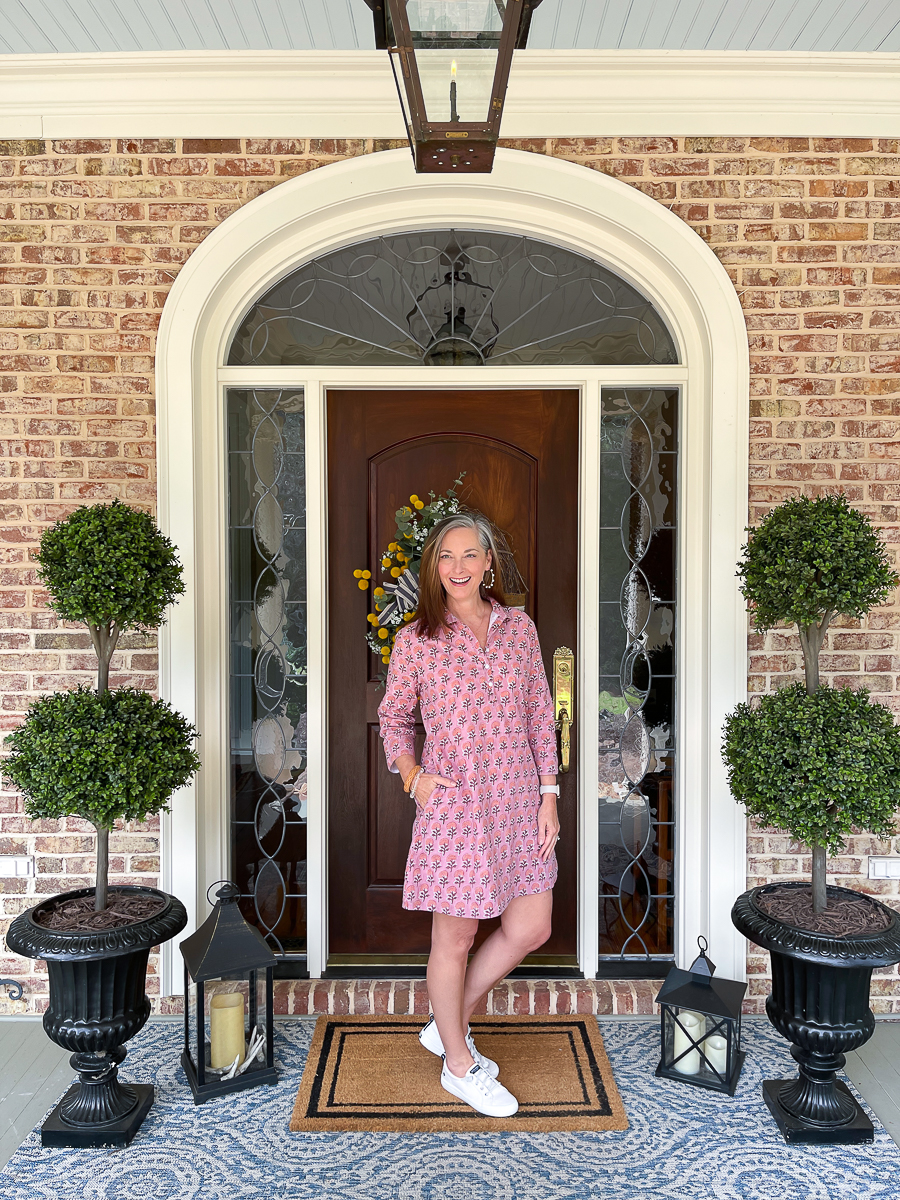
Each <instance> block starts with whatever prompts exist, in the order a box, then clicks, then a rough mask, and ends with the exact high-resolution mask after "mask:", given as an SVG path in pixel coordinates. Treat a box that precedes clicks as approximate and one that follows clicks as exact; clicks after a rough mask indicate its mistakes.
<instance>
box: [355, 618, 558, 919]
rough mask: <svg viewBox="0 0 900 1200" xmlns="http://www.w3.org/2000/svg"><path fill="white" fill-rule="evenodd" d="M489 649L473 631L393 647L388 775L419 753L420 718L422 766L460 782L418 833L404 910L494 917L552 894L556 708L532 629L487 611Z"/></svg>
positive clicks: (386, 706)
mask: <svg viewBox="0 0 900 1200" xmlns="http://www.w3.org/2000/svg"><path fill="white" fill-rule="evenodd" d="M491 604H492V607H493V612H492V614H491V622H490V626H489V628H488V633H487V640H486V646H485V649H484V650H482V648H481V646H480V645H479V644H478V639H477V638H476V637H475V635H474V634H473V633H472V631H471V630H470V629H469V627H468V626H467V625H465V624H464V623H463V622H461V621H457V620H456V618H455V617H453V616H451V615H450V614H449V613H448V614H447V615H446V621H447V625H448V629H447V630H445V631H443V632H442V633H440V634H439V635H438V636H437V637H436V638H422V637H419V636H418V635H417V634H416V633H415V632H414V625H408V626H407V627H406V628H405V629H403V630H401V632H400V633H399V634H398V635H397V640H396V642H395V643H394V650H393V653H392V654H391V662H390V667H389V669H388V678H387V689H386V692H385V696H384V699H383V700H382V702H381V705H380V706H379V709H378V716H379V718H380V721H381V736H382V738H383V739H384V752H385V755H386V757H387V761H388V766H389V767H390V768H391V770H392V771H396V770H397V768H396V767H395V766H394V760H395V759H396V758H397V757H398V756H399V755H401V754H413V753H414V752H415V740H414V733H415V716H414V714H415V708H416V703H417V702H418V703H419V705H420V706H421V711H422V721H423V723H424V725H425V730H426V739H425V747H424V749H423V751H422V766H423V767H424V768H425V770H426V771H427V772H428V773H429V774H430V775H444V776H446V778H448V779H456V780H458V781H459V782H458V784H457V786H456V787H452V788H451V787H446V786H443V785H442V786H439V787H436V788H435V789H434V792H433V793H432V795H431V797H430V799H429V802H428V804H427V806H426V807H424V808H420V809H419V810H418V812H417V814H416V820H415V824H414V825H413V832H412V842H411V844H410V847H409V857H408V858H407V861H406V875H405V879H404V884H403V907H404V908H407V909H418V910H420V911H423V912H439V913H445V914H447V915H448V916H454V917H479V918H482V917H496V916H499V915H500V913H502V912H503V910H504V909H505V908H506V906H507V905H508V904H509V902H510V900H512V899H514V897H516V896H528V895H532V894H534V893H536V892H546V891H549V890H550V889H551V888H552V887H553V885H554V883H555V882H556V871H557V867H556V855H555V854H551V855H550V858H549V859H548V861H547V862H545V863H542V862H541V860H540V858H539V856H538V847H539V845H540V838H539V836H538V824H537V814H538V808H539V806H540V794H539V790H538V789H539V786H540V779H539V776H540V775H555V774H556V770H557V759H556V729H555V725H554V720H553V702H552V700H551V698H550V689H549V687H548V686H547V675H546V672H545V671H544V664H543V661H542V659H541V650H540V645H539V644H538V636H537V630H536V629H535V627H534V623H533V622H532V620H531V618H530V617H527V616H526V615H525V614H524V613H523V612H518V611H517V610H515V609H509V608H504V607H503V606H502V605H500V604H498V603H497V602H496V601H494V600H492V601H491Z"/></svg>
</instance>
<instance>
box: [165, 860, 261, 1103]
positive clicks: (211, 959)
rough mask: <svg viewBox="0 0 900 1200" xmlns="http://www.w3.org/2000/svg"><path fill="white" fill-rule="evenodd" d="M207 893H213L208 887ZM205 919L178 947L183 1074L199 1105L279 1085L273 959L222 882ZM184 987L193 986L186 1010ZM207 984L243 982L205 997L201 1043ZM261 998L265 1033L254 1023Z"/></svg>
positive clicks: (232, 890)
mask: <svg viewBox="0 0 900 1200" xmlns="http://www.w3.org/2000/svg"><path fill="white" fill-rule="evenodd" d="M213 886H216V885H215V884H214V885H213ZM216 896H217V897H218V900H217V902H216V905H215V907H214V908H213V911H212V912H211V913H210V915H209V917H208V918H207V919H206V921H205V922H204V923H203V925H201V926H200V928H199V929H198V930H197V932H196V933H193V934H191V936H190V937H189V938H185V940H184V941H183V942H182V943H181V953H182V955H183V956H184V1052H183V1053H182V1055H181V1065H182V1066H183V1067H184V1070H185V1074H186V1075H187V1077H188V1083H189V1084H190V1085H191V1091H192V1092H193V1094H194V1103H195V1104H202V1103H203V1102H204V1101H205V1100H209V1099H211V1098H212V1097H214V1096H225V1095H227V1094H228V1093H229V1092H239V1091H242V1090H243V1089H244V1088H249V1087H255V1086H256V1085H257V1084H258V1083H270V1084H274V1083H277V1082H278V1073H277V1071H276V1070H275V1065H274V1036H273V1027H272V1022H273V1015H274V1005H273V1000H272V983H273V977H274V970H275V955H274V954H273V953H272V951H271V950H270V949H269V947H268V946H267V945H266V943H265V940H264V939H263V936H262V934H261V933H260V932H259V930H258V929H254V928H253V927H252V926H251V925H248V924H247V922H246V921H245V920H244V918H243V917H242V916H241V911H240V909H239V908H238V903H237V902H238V897H239V896H240V891H239V889H238V888H237V887H236V886H235V885H234V884H233V883H230V882H227V881H225V882H223V884H222V886H221V887H220V888H219V890H218V891H217V892H216ZM191 980H193V981H194V983H195V984H196V985H197V991H196V997H195V1004H194V1007H193V1010H192V1008H191V996H190V984H191ZM212 980H222V981H226V980H228V981H234V980H239V981H242V982H243V981H246V983H247V996H246V1008H245V999H244V989H243V987H240V988H238V989H237V990H235V989H234V988H229V989H228V990H225V989H220V990H219V991H218V992H215V993H214V994H212V995H211V996H210V1006H209V1038H208V1039H207V1008H206V996H207V993H206V985H207V984H208V983H209V982H211V981H212ZM260 991H263V992H264V997H263V1000H262V1003H263V1005H264V1006H265V1025H264V1026H263V1025H262V1024H261V1022H260V1020H259V1011H260ZM192 1011H193V1019H194V1041H195V1046H196V1051H195V1054H194V1055H192V1054H191V1013H192Z"/></svg>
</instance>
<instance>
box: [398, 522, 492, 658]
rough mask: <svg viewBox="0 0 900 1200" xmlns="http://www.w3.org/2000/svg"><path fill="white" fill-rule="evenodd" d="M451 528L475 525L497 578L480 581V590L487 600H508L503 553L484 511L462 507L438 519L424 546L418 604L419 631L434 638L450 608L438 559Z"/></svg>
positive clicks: (417, 624)
mask: <svg viewBox="0 0 900 1200" xmlns="http://www.w3.org/2000/svg"><path fill="white" fill-rule="evenodd" d="M451 529H472V530H474V531H475V534H476V536H477V537H478V544H479V545H480V546H481V548H482V550H490V552H491V567H492V568H493V572H494V582H493V583H492V584H491V586H490V587H488V586H487V585H486V584H485V583H484V582H482V584H481V594H482V596H484V598H485V599H486V600H487V599H489V598H490V597H492V596H493V598H494V599H495V600H496V601H497V603H498V604H505V603H506V596H505V595H504V594H503V584H502V582H501V579H500V555H499V554H498V552H497V542H496V539H495V538H494V527H493V525H491V523H490V521H489V520H488V519H487V517H486V516H485V515H484V513H480V512H477V511H476V510H475V509H460V511H459V512H456V513H453V514H452V515H451V516H449V517H444V518H443V520H441V521H438V523H437V525H435V526H434V528H433V529H432V530H431V532H430V533H429V535H428V537H427V538H426V540H425V545H424V546H423V547H422V563H421V565H420V567H419V608H418V620H417V621H416V633H417V634H418V635H419V637H428V638H433V637H437V635H438V633H440V631H441V630H442V629H443V628H444V612H445V610H446V608H447V592H446V590H445V589H444V585H443V584H442V583H441V576H440V572H439V571H438V560H439V558H440V554H441V546H442V545H443V543H444V538H445V537H446V536H447V534H448V533H449V532H450V530H451Z"/></svg>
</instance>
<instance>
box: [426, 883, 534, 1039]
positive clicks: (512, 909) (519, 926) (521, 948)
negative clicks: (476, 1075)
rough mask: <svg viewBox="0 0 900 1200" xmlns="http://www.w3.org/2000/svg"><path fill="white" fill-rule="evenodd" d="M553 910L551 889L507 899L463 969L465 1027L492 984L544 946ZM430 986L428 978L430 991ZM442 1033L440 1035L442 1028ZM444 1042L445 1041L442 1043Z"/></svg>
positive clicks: (463, 1019)
mask: <svg viewBox="0 0 900 1200" xmlns="http://www.w3.org/2000/svg"><path fill="white" fill-rule="evenodd" d="M552 913H553V893H552V892H538V893H537V895H535V896H516V898H515V899H514V900H511V901H510V902H509V904H508V905H507V907H506V909H505V910H504V913H503V915H502V917H501V918H500V928H499V929H495V930H494V932H493V933H492V934H491V936H490V937H489V938H488V939H487V940H486V941H485V942H483V943H482V945H481V946H479V948H478V950H477V951H476V953H475V954H474V955H473V956H472V961H471V962H470V963H469V969H468V970H467V971H466V977H465V987H464V989H463V1002H462V1027H463V1029H464V1030H465V1028H466V1026H467V1025H468V1023H469V1020H470V1019H471V1016H472V1013H473V1012H474V1011H475V1009H476V1008H477V1007H478V1004H479V1001H480V1000H481V998H482V997H483V996H486V995H487V993H488V992H489V991H490V990H491V988H492V987H493V986H494V984H495V983H497V982H498V981H499V980H501V979H505V978H506V976H507V975H508V974H509V973H510V971H512V970H514V969H515V968H516V967H517V966H518V965H519V963H520V962H521V961H522V959H523V958H524V957H525V956H526V955H527V954H531V953H532V951H534V950H537V948H538V946H543V944H544V942H546V940H547V938H548V937H549V936H550V921H551V917H552ZM457 920H461V918H457ZM430 989H431V985H430V982H429V991H430ZM438 1028H440V1026H438ZM441 1036H442V1037H443V1030H441ZM446 1044H447V1043H446V1042H445V1043H444V1045H445V1046H446Z"/></svg>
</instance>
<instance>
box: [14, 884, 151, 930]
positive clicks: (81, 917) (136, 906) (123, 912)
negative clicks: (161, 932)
mask: <svg viewBox="0 0 900 1200" xmlns="http://www.w3.org/2000/svg"><path fill="white" fill-rule="evenodd" d="M165 906H166V902H165V900H163V899H160V897H158V896H148V895H147V894H146V893H145V892H133V891H131V890H130V889H121V890H120V889H114V888H110V891H109V903H108V905H107V907H106V908H104V909H103V910H102V911H101V912H95V911H94V897H93V894H91V895H90V896H79V897H77V898H75V899H59V900H56V901H54V900H48V901H47V902H46V904H42V905H41V907H40V909H39V910H38V911H37V912H36V913H35V914H34V920H35V921H36V923H37V924H38V925H40V926H41V927H42V928H44V929H53V930H56V931H57V932H60V933H93V932H94V931H95V930H98V929H118V928H119V927H121V926H122V925H136V924H137V922H138V921H146V920H147V918H148V917H153V916H155V915H156V914H157V913H158V912H160V911H161V910H162V909H163V908H165Z"/></svg>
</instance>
